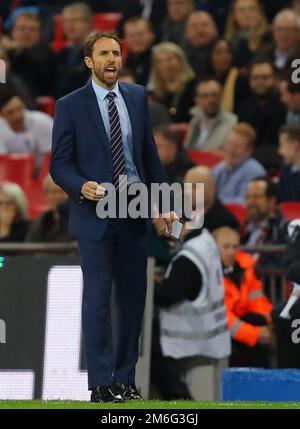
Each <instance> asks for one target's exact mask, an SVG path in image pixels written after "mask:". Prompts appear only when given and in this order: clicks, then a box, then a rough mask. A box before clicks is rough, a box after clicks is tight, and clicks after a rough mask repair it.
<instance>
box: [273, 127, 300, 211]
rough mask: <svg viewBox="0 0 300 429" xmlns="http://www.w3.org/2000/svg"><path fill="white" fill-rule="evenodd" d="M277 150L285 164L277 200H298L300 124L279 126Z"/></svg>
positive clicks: (299, 183) (299, 184) (299, 182)
mask: <svg viewBox="0 0 300 429" xmlns="http://www.w3.org/2000/svg"><path fill="white" fill-rule="evenodd" d="M278 152H279V154H280V155H281V157H282V158H283V161H284V164H285V165H284V167H283V168H282V170H281V175H280V179H279V200H280V202H281V203H283V202H286V201H296V202H300V124H292V125H285V126H283V127H282V128H281V130H280V137H279V150H278Z"/></svg>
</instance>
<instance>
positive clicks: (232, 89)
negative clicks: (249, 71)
mask: <svg viewBox="0 0 300 429" xmlns="http://www.w3.org/2000/svg"><path fill="white" fill-rule="evenodd" d="M234 62H235V61H234V52H233V48H232V45H231V43H230V42H229V41H228V40H226V39H217V40H216V41H215V42H214V44H213V46H212V49H211V53H210V58H209V66H208V70H207V74H208V75H211V76H213V77H214V78H215V79H216V80H218V81H219V82H220V84H221V85H222V86H223V100H222V106H223V108H224V109H225V110H227V111H229V112H236V111H237V107H238V106H239V104H240V103H241V102H242V101H244V100H245V98H247V96H248V95H249V92H250V89H249V85H248V80H247V78H246V77H245V76H244V75H241V74H240V73H239V69H238V68H237V67H234Z"/></svg>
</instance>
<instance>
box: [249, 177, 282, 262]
mask: <svg viewBox="0 0 300 429" xmlns="http://www.w3.org/2000/svg"><path fill="white" fill-rule="evenodd" d="M246 207H247V223H246V225H245V227H244V229H243V233H242V242H243V244H247V245H254V246H255V245H260V244H285V242H286V238H287V221H286V219H284V218H283V216H282V214H281V212H280V210H279V208H278V189H277V185H276V184H275V183H274V182H273V181H272V179H271V178H270V177H268V176H262V177H257V178H256V179H254V180H252V181H251V182H250V183H249V185H248V186H247V189H246ZM258 257H259V262H260V263H261V264H262V265H263V266H277V267H279V266H280V265H281V266H282V265H283V258H282V256H281V255H267V254H266V255H263V254H262V255H259V256H258Z"/></svg>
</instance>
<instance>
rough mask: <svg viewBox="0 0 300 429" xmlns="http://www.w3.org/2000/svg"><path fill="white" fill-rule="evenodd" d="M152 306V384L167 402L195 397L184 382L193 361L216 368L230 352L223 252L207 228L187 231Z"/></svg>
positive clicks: (156, 290) (157, 289) (157, 290)
mask: <svg viewBox="0 0 300 429" xmlns="http://www.w3.org/2000/svg"><path fill="white" fill-rule="evenodd" d="M187 279H188V281H187ZM154 302H155V304H156V306H157V307H158V311H157V313H158V314H157V315H155V317H154V326H153V336H152V356H151V378H152V381H153V383H154V385H155V387H156V389H157V390H158V392H159V393H160V395H161V396H162V397H163V399H165V400H175V399H187V400H188V399H193V398H192V395H191V392H190V391H189V386H188V384H187V382H186V381H185V379H184V374H185V373H186V370H188V369H189V367H191V363H192V362H193V361H194V365H195V360H196V362H198V363H199V361H202V364H204V362H206V363H207V364H212V363H213V362H216V359H218V360H221V359H223V358H227V357H229V354H230V336H229V332H228V328H227V320H226V312H225V305H224V288H223V279H222V266H221V260H220V254H219V251H218V248H217V246H216V243H215V241H214V240H213V237H212V235H211V234H210V233H209V232H208V231H207V230H206V229H197V230H195V229H191V230H186V231H184V242H183V246H182V247H181V249H180V250H179V252H177V253H176V255H175V256H174V257H173V258H172V260H171V262H170V264H169V265H168V268H167V271H166V274H165V277H164V278H163V279H162V281H161V282H160V283H157V285H156V287H155V295H154ZM216 309H217V310H216ZM216 312H218V315H219V316H220V317H218V318H217V315H216V314H215V313H216ZM220 364H221V362H220Z"/></svg>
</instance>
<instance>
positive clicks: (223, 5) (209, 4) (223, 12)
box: [196, 0, 232, 34]
mask: <svg viewBox="0 0 300 429" xmlns="http://www.w3.org/2000/svg"><path fill="white" fill-rule="evenodd" d="M231 2H232V0H222V2H220V0H196V8H197V9H199V10H204V11H206V12H208V13H210V14H211V15H212V16H213V17H214V19H215V21H216V24H217V26H218V29H219V31H220V34H223V33H224V29H225V23H226V18H227V15H228V13H229V9H230V6H231Z"/></svg>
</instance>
